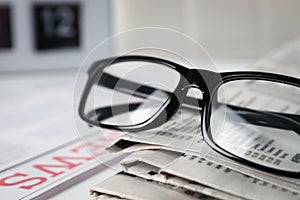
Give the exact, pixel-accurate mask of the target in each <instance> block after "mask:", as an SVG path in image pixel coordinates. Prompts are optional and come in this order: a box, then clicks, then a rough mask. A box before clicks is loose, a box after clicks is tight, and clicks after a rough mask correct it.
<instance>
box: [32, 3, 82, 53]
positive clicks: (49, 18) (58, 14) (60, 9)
mask: <svg viewBox="0 0 300 200" xmlns="http://www.w3.org/2000/svg"><path fill="white" fill-rule="evenodd" d="M80 19H81V18H80V5H79V4H78V3H55V4H51V3H38V4H35V5H34V6H33V21H34V29H35V48H36V49H37V50H49V49H60V48H78V47H79V46H80Z"/></svg>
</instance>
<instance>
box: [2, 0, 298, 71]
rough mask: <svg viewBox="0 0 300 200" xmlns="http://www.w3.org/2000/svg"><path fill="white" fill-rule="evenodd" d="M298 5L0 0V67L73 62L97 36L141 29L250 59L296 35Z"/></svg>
mask: <svg viewBox="0 0 300 200" xmlns="http://www.w3.org/2000/svg"><path fill="white" fill-rule="evenodd" d="M299 8H300V2H299V1H297V0H285V1H282V0H251V1H250V0H227V1H219V0H210V1H204V0H185V1H183V0H153V1H146V0H128V1H121V0H112V1H107V0H89V1H84V0H62V1H57V0H54V1H53V0H51V1H45V0H43V1H41V0H22V1H18V0H10V1H8V0H0V71H16V70H17V71H23V70H32V69H34V70H43V69H54V68H55V69H57V68H76V67H78V66H79V65H80V63H81V62H82V61H83V59H84V58H85V57H86V56H87V54H88V53H89V52H90V51H91V50H92V49H93V48H94V47H95V46H96V45H97V44H99V43H100V42H103V41H104V40H106V39H107V38H109V37H110V36H112V35H115V34H118V33H121V32H124V31H128V30H131V29H134V28H143V27H161V28H167V29H172V30H176V31H179V32H181V33H184V34H186V35H187V36H190V37H191V38H192V39H194V40H196V41H197V42H199V43H200V44H201V45H203V47H204V48H205V49H206V50H207V51H208V53H209V54H210V55H211V57H212V58H213V59H214V60H216V61H219V60H220V61H228V62H229V63H230V62H231V61H232V62H234V61H244V62H245V63H249V62H252V61H253V60H256V59H258V58H260V57H261V56H264V55H266V54H268V52H270V51H271V50H272V49H274V48H278V47H280V46H282V45H283V44H285V43H286V42H290V41H293V40H295V39H297V38H298V37H299V35H300V22H299V18H300V12H299ZM148 39H151V38H150V37H149V38H148ZM127 42H128V43H130V42H134V41H127ZM115 45H116V48H117V47H118V45H126V43H122V44H115Z"/></svg>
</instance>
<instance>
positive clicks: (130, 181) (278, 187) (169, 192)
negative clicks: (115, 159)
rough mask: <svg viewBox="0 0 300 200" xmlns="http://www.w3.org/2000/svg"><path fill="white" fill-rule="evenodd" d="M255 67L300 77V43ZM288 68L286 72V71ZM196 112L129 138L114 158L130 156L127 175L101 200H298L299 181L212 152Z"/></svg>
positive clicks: (103, 188) (113, 180)
mask: <svg viewBox="0 0 300 200" xmlns="http://www.w3.org/2000/svg"><path fill="white" fill-rule="evenodd" d="M293 44H294V45H293V46H289V47H288V48H286V49H284V50H281V51H279V52H275V53H274V54H272V55H271V56H270V57H268V58H267V59H264V60H262V61H260V62H258V64H257V65H256V69H257V68H260V69H261V70H264V71H273V72H274V71H275V70H277V69H279V72H281V71H280V69H285V70H286V71H285V72H286V73H287V74H292V75H294V76H295V75H296V76H298V77H299V75H300V71H299V67H298V66H299V65H300V59H299V58H300V41H296V42H294V43H293ZM295 44H297V45H295ZM282 66H284V68H283V67H282ZM199 126H200V115H199V112H198V111H195V110H191V109H188V108H184V107H182V108H181V109H180V111H178V113H177V114H176V115H175V116H174V117H173V118H172V119H171V120H170V121H168V122H167V123H166V124H165V125H164V126H163V128H157V129H154V130H151V131H146V132H140V133H138V134H137V133H135V134H131V133H127V134H125V135H123V136H122V137H121V138H120V139H119V140H118V141H117V142H116V143H115V144H114V145H113V146H111V147H109V148H108V150H109V151H110V152H120V151H123V152H131V154H130V155H129V156H128V157H126V158H125V159H124V160H122V161H121V165H122V166H123V167H124V171H122V172H120V173H118V174H116V175H114V176H112V177H110V178H108V179H106V180H105V181H103V182H101V183H99V184H97V185H95V186H93V187H92V188H91V194H92V195H93V196H94V197H95V198H96V199H97V200H100V199H135V200H140V199H172V200H176V199H178V200H182V199H230V200H231V199H264V200H268V199H270V200H274V199H298V200H299V199H300V180H299V179H296V178H288V177H284V176H278V175H274V174H270V173H267V172H263V171H260V170H257V169H255V168H251V167H249V166H245V165H242V164H240V163H237V162H235V161H233V160H230V159H228V158H226V157H224V156H222V155H220V154H218V153H216V152H214V151H213V150H211V148H210V147H209V146H208V145H207V144H206V143H205V141H204V140H203V138H202V135H201V132H200V130H201V129H200V127H199Z"/></svg>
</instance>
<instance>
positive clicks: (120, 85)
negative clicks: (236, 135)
mask: <svg viewBox="0 0 300 200" xmlns="http://www.w3.org/2000/svg"><path fill="white" fill-rule="evenodd" d="M98 85H101V86H104V87H107V88H110V89H114V90H117V91H120V92H124V93H130V94H132V95H134V96H137V97H141V98H147V96H149V95H151V93H152V92H154V91H155V90H161V91H163V92H165V93H167V94H171V93H170V92H168V91H165V90H162V89H157V88H153V87H150V86H145V85H140V84H138V83H135V82H132V81H129V80H125V79H120V78H117V77H115V76H112V75H110V74H107V73H103V75H102V77H101V79H100V81H99V82H98ZM195 100H196V101H195ZM139 105H140V103H132V104H129V108H128V104H126V105H117V106H116V107H115V106H114V114H121V113H124V112H126V111H128V109H129V111H132V110H135V109H136V108H137V107H138V106H139ZM202 106H203V100H202V99H196V98H193V97H188V96H186V98H185V99H184V102H183V107H187V108H192V109H198V110H199V109H201V108H202ZM226 106H228V108H229V109H228V111H235V112H237V113H238V114H239V115H240V116H241V117H243V118H244V119H246V120H247V121H248V122H249V123H252V124H255V125H262V126H269V127H274V128H281V129H290V128H291V127H290V125H287V124H286V123H279V122H278V119H279V118H283V119H290V120H293V121H294V122H297V123H299V124H300V115H295V114H287V113H277V112H269V111H256V110H252V109H248V108H243V107H239V106H233V105H226ZM115 111H117V112H118V113H116V112H115ZM92 112H96V115H97V116H98V117H100V116H101V120H103V119H106V118H109V117H112V108H111V107H103V108H98V109H96V110H95V111H91V112H90V113H92ZM232 113H233V112H232ZM90 115H91V114H90ZM98 120H100V119H99V118H98ZM298 126H299V125H298Z"/></svg>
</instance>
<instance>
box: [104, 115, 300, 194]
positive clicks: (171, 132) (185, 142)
mask: <svg viewBox="0 0 300 200" xmlns="http://www.w3.org/2000/svg"><path fill="white" fill-rule="evenodd" d="M177 117H180V121H183V123H182V124H183V125H182V124H181V127H179V126H177V125H176V123H174V121H176V120H177ZM199 118H200V117H199ZM198 123H199V121H198V119H197V118H195V113H193V111H190V110H186V111H181V112H179V114H178V115H176V116H175V117H174V118H173V119H172V120H170V121H169V122H167V125H166V126H165V128H164V129H163V130H161V131H156V130H151V131H147V132H139V133H138V134H131V133H128V134H125V135H123V136H122V137H121V138H120V139H119V141H117V142H116V143H115V144H114V145H113V146H111V147H109V148H108V150H109V151H110V152H116V151H122V150H123V151H125V152H133V151H136V150H141V149H169V150H173V151H178V152H183V153H185V152H186V153H189V154H192V155H196V156H204V157H205V158H207V159H209V160H211V161H213V162H217V163H220V164H222V165H224V166H227V167H229V168H231V169H233V170H235V171H239V172H242V173H244V174H247V175H249V176H252V177H254V178H258V179H261V180H266V181H268V182H271V183H274V184H276V185H278V186H281V185H284V186H286V187H288V188H290V189H292V190H294V191H300V180H299V179H294V178H288V177H284V176H277V175H274V174H270V173H267V172H264V171H260V170H257V169H255V168H251V167H248V166H245V165H242V164H240V163H237V162H235V161H233V160H231V159H228V158H226V157H224V156H222V155H220V154H218V153H216V152H214V151H213V150H211V148H210V147H209V146H208V145H207V144H206V142H205V141H204V140H203V138H202V135H201V134H200V133H199V130H200V129H199V127H197V126H198ZM169 125H170V126H169ZM166 127H169V129H166ZM174 127H175V128H174ZM178 127H179V128H178ZM187 130H192V132H187ZM147 144H148V145H147Z"/></svg>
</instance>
